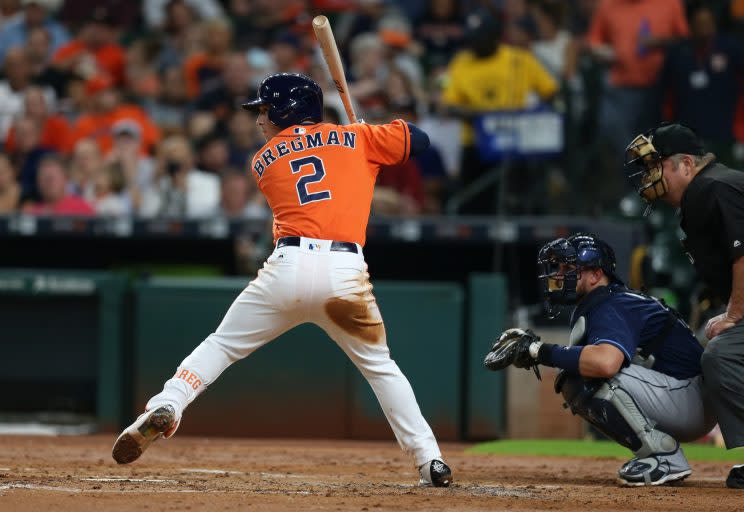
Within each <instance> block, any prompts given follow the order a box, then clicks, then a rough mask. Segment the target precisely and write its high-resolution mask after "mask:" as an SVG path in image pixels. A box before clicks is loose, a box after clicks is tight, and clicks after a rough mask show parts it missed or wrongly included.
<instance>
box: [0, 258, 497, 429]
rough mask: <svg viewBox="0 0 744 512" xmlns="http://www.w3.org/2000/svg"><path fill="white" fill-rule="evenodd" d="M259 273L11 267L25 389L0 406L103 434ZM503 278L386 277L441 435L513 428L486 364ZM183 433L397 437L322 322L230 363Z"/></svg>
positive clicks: (388, 319) (2, 289)
mask: <svg viewBox="0 0 744 512" xmlns="http://www.w3.org/2000/svg"><path fill="white" fill-rule="evenodd" d="M248 282H249V279H248V278H207V279H205V278H166V277H159V278H150V279H141V280H130V279H127V278H126V277H123V276H120V275H117V274H113V273H106V272H69V271H55V270H48V271H19V270H6V271H2V272H0V303H3V304H4V307H3V308H1V309H2V312H1V313H0V315H1V316H0V338H2V340H3V346H4V348H6V354H7V357H6V358H5V359H4V360H2V362H0V376H2V379H3V380H5V381H7V383H8V384H10V385H17V386H18V387H19V388H20V389H23V390H24V392H23V393H20V394H17V395H16V398H15V402H13V403H8V402H6V403H3V402H1V401H0V413H3V412H4V411H11V410H13V409H14V408H17V407H18V405H19V404H24V403H25V404H27V405H28V404H33V405H34V407H35V408H36V409H37V412H41V411H44V410H49V409H51V410H60V411H64V410H70V408H72V409H74V412H80V413H90V414H92V415H94V416H95V417H96V419H97V421H98V424H99V427H100V428H101V429H102V430H106V431H109V430H113V431H115V430H117V429H119V428H120V427H121V426H123V425H126V424H128V423H129V422H130V421H131V420H132V418H134V417H136V415H137V414H139V412H141V410H142V408H143V407H144V404H145V402H146V400H147V399H148V398H149V397H150V396H151V395H153V394H155V393H157V392H158V391H159V390H160V389H161V387H162V384H163V382H164V380H165V379H167V378H168V377H170V376H171V375H173V373H175V370H176V366H177V365H178V363H179V362H180V361H181V360H182V359H183V358H184V357H185V356H186V355H187V354H188V353H189V352H190V351H191V350H193V348H194V347H196V345H197V344H199V343H200V342H201V341H202V340H203V339H204V338H205V337H206V336H207V335H208V334H209V333H211V332H212V331H214V330H215V329H216V327H217V326H218V324H219V322H220V320H221V319H222V316H223V315H224V312H225V311H226V310H227V308H228V307H229V305H230V304H231V303H232V301H233V300H234V299H235V297H236V296H237V295H238V293H240V291H241V290H242V289H243V288H244V287H245V286H246V285H247V284H248ZM503 284H504V279H503V277H502V276H494V275H490V274H482V275H474V276H472V277H471V278H470V280H469V283H468V286H467V287H463V286H462V285H460V284H459V283H439V282H436V283H435V282H400V281H379V282H376V283H375V290H374V293H375V295H376V297H377V301H378V303H379V305H380V309H381V311H382V315H383V318H384V320H385V326H386V331H387V337H388V344H389V346H390V350H391V355H392V357H393V359H395V361H396V362H397V363H398V365H399V366H400V367H401V369H402V370H403V372H404V374H405V375H406V376H407V377H408V379H409V380H410V382H411V384H412V386H413V388H414V391H415V393H416V396H417V399H418V402H419V405H420V406H421V409H422V411H423V413H424V415H425V416H426V418H427V419H428V420H429V422H430V424H431V425H432V428H433V429H434V431H435V433H436V434H437V436H438V437H439V438H440V439H442V440H457V439H464V438H470V437H484V438H485V437H489V438H492V437H495V436H497V435H499V434H500V433H501V432H503V424H504V414H505V413H504V401H503V398H502V397H503V396H504V390H503V386H504V382H503V379H502V378H500V376H498V375H495V374H492V373H491V372H486V371H485V370H484V369H483V368H482V365H481V361H482V358H483V355H484V353H485V352H484V349H486V346H487V345H488V344H489V343H490V341H491V339H492V338H493V335H494V333H495V332H496V331H497V330H498V329H500V326H501V325H502V323H503V317H504V314H505V307H506V299H505V296H504V291H503V288H504V286H503ZM466 288H467V289H466ZM70 383H72V384H74V385H68V384H70ZM49 389H52V390H55V391H57V392H58V393H57V394H58V395H60V396H58V397H56V398H55V396H56V395H55V392H54V391H52V392H49V391H48V390H49ZM45 390H47V391H46V392H45ZM63 391H64V393H63ZM29 393H32V394H33V395H34V396H31V395H30V394H29ZM86 393H89V394H90V395H92V396H93V398H90V399H89V400H88V401H86V400H85V396H86ZM76 400H77V402H76ZM78 402H79V403H78ZM179 434H193V435H215V436H230V435H236V436H237V435H240V436H258V437H263V436H291V437H325V438H359V439H392V432H391V430H390V428H389V426H388V425H387V422H386V420H385V418H384V416H383V414H382V411H381V410H380V407H379V405H378V403H377V400H376V399H375V397H374V395H373V393H372V390H371V388H370V387H369V385H368V384H367V382H366V381H365V380H364V379H363V377H362V376H361V374H360V373H359V372H358V371H357V370H356V368H354V367H353V365H352V363H351V362H350V361H349V360H348V358H347V357H346V356H345V355H344V354H343V352H342V351H341V350H340V349H339V348H338V347H337V346H336V345H335V343H333V341H332V340H330V338H328V336H327V335H326V334H325V333H324V332H323V331H322V330H321V329H320V328H318V327H317V326H314V325H310V324H305V325H301V326H299V327H297V328H295V329H293V330H291V331H289V332H287V333H285V334H284V335H282V336H281V337H280V338H278V339H277V340H275V341H274V342H272V343H269V344H267V345H266V346H264V347H262V348H261V349H259V350H257V351H256V353H254V354H252V355H251V356H250V357H248V358H246V359H244V360H242V361H239V362H237V363H236V364H234V365H233V366H231V367H230V368H228V369H227V370H226V371H225V373H224V374H223V375H222V376H221V377H220V379H219V380H218V381H217V382H216V383H215V384H213V385H212V386H210V388H209V389H207V390H206V391H205V393H204V396H203V397H201V398H200V399H199V400H197V401H195V402H194V403H193V404H192V405H191V406H190V408H189V412H188V414H187V416H186V417H185V420H184V422H183V424H182V425H181V427H180V429H179Z"/></svg>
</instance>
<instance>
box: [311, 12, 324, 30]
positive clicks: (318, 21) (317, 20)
mask: <svg viewBox="0 0 744 512" xmlns="http://www.w3.org/2000/svg"><path fill="white" fill-rule="evenodd" d="M327 23H328V18H326V17H325V16H323V15H322V14H321V15H320V16H316V17H314V18H313V26H314V27H318V28H320V27H322V26H323V25H325V24H327Z"/></svg>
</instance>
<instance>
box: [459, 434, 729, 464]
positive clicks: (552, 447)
mask: <svg viewBox="0 0 744 512" xmlns="http://www.w3.org/2000/svg"><path fill="white" fill-rule="evenodd" d="M682 448H683V449H684V451H685V454H686V455H687V458H688V459H690V460H696V461H734V462H740V463H741V462H744V448H738V449H735V450H725V449H723V448H716V447H715V446H712V445H706V444H683V445H682ZM467 452H468V453H491V454H497V455H542V456H551V457H595V458H598V457H611V458H619V459H627V458H630V457H632V454H631V452H630V450H628V449H627V448H623V447H622V446H620V445H618V444H616V443H612V442H610V441H580V440H573V439H518V440H508V441H489V442H487V443H480V444H477V445H475V446H473V447H471V448H468V450H467Z"/></svg>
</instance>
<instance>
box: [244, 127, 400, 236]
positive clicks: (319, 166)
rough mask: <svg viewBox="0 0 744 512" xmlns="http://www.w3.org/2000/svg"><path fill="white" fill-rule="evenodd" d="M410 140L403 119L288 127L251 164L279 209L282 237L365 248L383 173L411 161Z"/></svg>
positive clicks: (278, 233) (278, 230) (278, 229)
mask: <svg viewBox="0 0 744 512" xmlns="http://www.w3.org/2000/svg"><path fill="white" fill-rule="evenodd" d="M410 137H411V135H410V133H409V132H408V125H406V123H405V122H403V121H401V120H396V121H393V122H392V123H390V124H384V125H369V124H363V123H357V124H350V125H346V126H341V125H335V124H328V123H320V124H313V125H302V126H291V127H289V128H286V129H284V130H282V131H281V132H280V133H279V134H278V135H276V136H275V137H274V138H272V139H271V140H270V141H269V142H268V143H266V145H265V146H264V147H263V148H261V150H260V151H258V152H257V153H256V156H255V157H254V158H253V161H252V162H251V170H252V171H253V175H254V177H255V178H256V181H257V182H258V186H259V188H260V189H261V191H262V192H263V194H264V196H266V201H267V202H268V204H269V206H270V207H271V211H272V212H273V214H274V241H276V239H277V238H280V237H283V236H305V237H309V238H320V239H325V240H339V241H345V242H356V243H358V244H359V245H364V242H365V239H366V231H367V222H368V220H369V211H370V206H371V204H372V192H373V190H374V187H375V180H376V179H377V174H378V172H379V171H380V167H381V166H383V165H395V164H400V163H403V162H405V161H406V160H408V156H409V151H410Z"/></svg>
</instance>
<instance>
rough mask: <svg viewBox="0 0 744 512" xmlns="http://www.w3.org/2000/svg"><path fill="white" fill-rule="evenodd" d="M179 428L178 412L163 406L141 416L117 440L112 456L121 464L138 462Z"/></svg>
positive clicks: (170, 407)
mask: <svg viewBox="0 0 744 512" xmlns="http://www.w3.org/2000/svg"><path fill="white" fill-rule="evenodd" d="M177 427H178V420H177V419H176V410H175V409H174V408H173V406H171V405H162V406H160V407H156V408H154V409H152V410H150V411H147V412H145V413H143V414H141V415H140V417H139V418H137V420H136V421H135V422H134V423H132V424H131V425H129V426H128V427H127V428H126V429H124V432H122V433H121V435H120V436H119V437H118V438H117V439H116V442H115V443H114V449H113V450H112V451H111V455H112V456H113V457H114V460H115V461H116V462H118V463H119V464H129V463H130V462H134V461H135V460H137V459H138V458H139V457H140V455H142V454H143V453H144V452H145V450H146V449H147V447H148V446H150V445H151V444H152V443H153V442H154V441H157V440H158V439H160V438H161V437H170V436H171V435H173V433H174V432H175V431H176V428H177Z"/></svg>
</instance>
